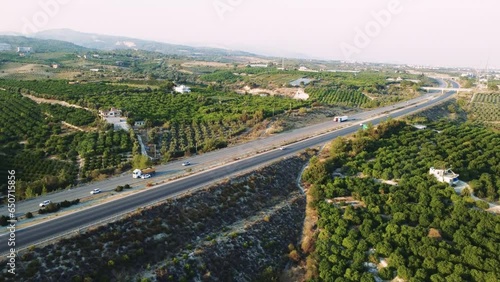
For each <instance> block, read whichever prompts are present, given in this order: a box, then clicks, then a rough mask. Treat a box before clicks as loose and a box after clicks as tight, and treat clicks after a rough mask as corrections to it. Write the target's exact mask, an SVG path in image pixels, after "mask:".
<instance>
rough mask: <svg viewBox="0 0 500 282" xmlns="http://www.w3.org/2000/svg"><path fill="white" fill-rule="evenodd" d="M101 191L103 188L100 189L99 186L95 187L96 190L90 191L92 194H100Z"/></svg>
mask: <svg viewBox="0 0 500 282" xmlns="http://www.w3.org/2000/svg"><path fill="white" fill-rule="evenodd" d="M99 193H101V189H99V188H95V189H94V190H92V191H90V194H91V195H95V194H99Z"/></svg>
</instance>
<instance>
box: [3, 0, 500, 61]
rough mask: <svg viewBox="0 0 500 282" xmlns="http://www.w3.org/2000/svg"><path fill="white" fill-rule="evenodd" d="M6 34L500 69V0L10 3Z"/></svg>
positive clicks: (5, 14) (6, 2) (51, 0)
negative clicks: (65, 31)
mask: <svg viewBox="0 0 500 282" xmlns="http://www.w3.org/2000/svg"><path fill="white" fill-rule="evenodd" d="M0 11H2V15H1V17H0V31H2V32H5V31H12V32H22V33H26V32H33V31H34V30H45V29H55V28H70V29H74V30H78V31H83V32H92V33H101V34H109V35H123V36H130V37H136V38H141V39H153V40H157V41H163V42H169V43H182V44H191V45H196V46H200V45H204V46H211V47H223V48H229V49H239V50H245V51H251V52H256V53H260V54H267V55H275V56H294V57H309V58H322V59H332V60H349V61H370V62H388V63H409V64H418V65H434V66H440V65H441V66H471V67H475V68H485V67H486V66H487V65H488V66H489V67H490V68H493V67H495V68H500V52H499V50H500V33H499V30H500V17H499V16H498V13H499V12H500V1H499V0H433V1H431V0H418V1H417V0H351V1H347V0H307V1H306V0H286V1H285V0H175V1H174V0H142V1H133V0H104V1H95V0H86V1H84V0H23V1H14V0H3V1H2V2H1V3H0Z"/></svg>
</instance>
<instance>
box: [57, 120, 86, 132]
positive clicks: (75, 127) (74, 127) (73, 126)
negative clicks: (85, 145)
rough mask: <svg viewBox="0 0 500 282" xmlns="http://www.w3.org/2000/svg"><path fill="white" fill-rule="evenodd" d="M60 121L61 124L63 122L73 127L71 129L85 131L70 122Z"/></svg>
mask: <svg viewBox="0 0 500 282" xmlns="http://www.w3.org/2000/svg"><path fill="white" fill-rule="evenodd" d="M61 123H62V124H64V125H65V126H67V127H71V128H73V129H76V130H79V131H81V132H86V131H85V130H84V129H83V128H81V127H78V126H76V125H72V124H71V123H67V122H65V121H61Z"/></svg>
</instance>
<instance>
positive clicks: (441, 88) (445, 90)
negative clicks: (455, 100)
mask: <svg viewBox="0 0 500 282" xmlns="http://www.w3.org/2000/svg"><path fill="white" fill-rule="evenodd" d="M422 89H424V90H426V91H427V92H429V91H433V90H437V91H441V93H443V94H444V92H448V91H456V92H457V93H459V92H472V91H473V90H472V89H471V88H447V87H422Z"/></svg>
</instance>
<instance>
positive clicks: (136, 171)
mask: <svg viewBox="0 0 500 282" xmlns="http://www.w3.org/2000/svg"><path fill="white" fill-rule="evenodd" d="M155 172H156V170H155V169H154V168H152V167H148V168H145V169H134V171H133V172H132V178H142V176H143V175H144V174H149V175H153V174H155Z"/></svg>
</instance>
